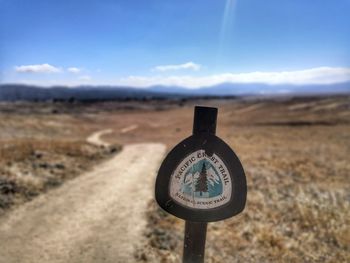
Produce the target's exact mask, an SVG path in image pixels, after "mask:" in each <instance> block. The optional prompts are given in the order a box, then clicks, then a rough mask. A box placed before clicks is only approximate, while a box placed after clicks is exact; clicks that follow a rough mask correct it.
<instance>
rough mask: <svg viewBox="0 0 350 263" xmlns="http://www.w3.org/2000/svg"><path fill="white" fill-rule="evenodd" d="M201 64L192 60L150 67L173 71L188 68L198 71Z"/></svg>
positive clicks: (155, 69) (156, 69) (162, 70)
mask: <svg viewBox="0 0 350 263" xmlns="http://www.w3.org/2000/svg"><path fill="white" fill-rule="evenodd" d="M201 67H202V66H201V65H199V64H196V63H193V62H191V61H190V62H187V63H184V64H179V65H161V66H156V67H154V68H153V69H152V71H161V72H164V71H174V70H183V69H190V70H194V71H198V70H200V69H201Z"/></svg>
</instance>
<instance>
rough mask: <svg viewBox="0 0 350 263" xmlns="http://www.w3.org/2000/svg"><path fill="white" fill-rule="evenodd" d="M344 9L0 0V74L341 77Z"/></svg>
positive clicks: (339, 5)
mask: <svg viewBox="0 0 350 263" xmlns="http://www.w3.org/2000/svg"><path fill="white" fill-rule="evenodd" d="M349 11H350V0H336V1H334V0H322V1H321V0H307V1H306V0H266V1H261V0H176V1H174V0H147V1H141V0H123V1H121V0H119V1H118V0H99V1H97V0H96V1H91V0H84V1H82V0H70V1H64V0H51V1H48V0H45V1H44V0H30V1H28V0H0V14H1V15H0V72H1V75H0V78H1V79H0V81H1V82H3V83H10V82H11V83H14V82H19V83H33V84H39V85H44V86H49V85H55V84H67V85H79V84H91V85H97V84H108V85H131V86H149V85H155V84H164V85H182V86H187V87H192V88H195V87H199V86H205V85H212V84H217V83H219V82H264V83H268V84H278V83H288V84H312V83H321V84H328V83H337V82H344V81H349V80H350V16H349Z"/></svg>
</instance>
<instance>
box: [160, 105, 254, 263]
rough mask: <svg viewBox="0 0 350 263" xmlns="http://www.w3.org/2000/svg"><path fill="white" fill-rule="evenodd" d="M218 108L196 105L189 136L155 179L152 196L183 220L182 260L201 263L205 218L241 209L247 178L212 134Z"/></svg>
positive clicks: (223, 215)
mask: <svg viewBox="0 0 350 263" xmlns="http://www.w3.org/2000/svg"><path fill="white" fill-rule="evenodd" d="M216 119H217V109H216V108H209V107H195V113H194V124H193V135H192V136H190V137H188V138H187V139H185V140H183V141H182V142H180V143H179V144H178V145H176V146H175V147H174V148H173V149H172V150H171V151H170V153H169V154H168V155H167V157H166V158H165V159H164V161H163V163H162V164H161V167H160V169H159V172H158V176H157V180H156V193H155V194H156V200H157V202H158V204H159V205H160V206H161V207H162V208H163V209H164V210H165V211H167V212H168V213H170V214H172V215H174V216H177V217H179V218H182V219H185V220H186V228H185V246H184V262H192V263H193V262H203V258H204V244H205V233H206V226H207V224H206V222H212V221H218V220H223V219H226V218H229V217H232V216H234V215H236V214H238V213H240V212H241V211H243V209H244V207H245V202H246V196H247V186H246V178H245V174H244V170H243V167H242V165H241V162H240V161H239V159H238V157H237V156H236V154H235V153H234V152H233V151H232V149H231V148H230V147H229V146H228V145H227V144H226V143H225V142H224V141H223V140H221V139H220V138H218V137H217V136H215V133H216Z"/></svg>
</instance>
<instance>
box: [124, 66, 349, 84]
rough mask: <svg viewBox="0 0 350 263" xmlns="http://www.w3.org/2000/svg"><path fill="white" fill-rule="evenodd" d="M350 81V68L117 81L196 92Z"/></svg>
mask: <svg viewBox="0 0 350 263" xmlns="http://www.w3.org/2000/svg"><path fill="white" fill-rule="evenodd" d="M346 81H350V68H332V67H319V68H311V69H305V70H296V71H279V72H278V71H275V72H261V71H256V72H248V73H222V74H215V75H207V76H200V77H195V76H190V75H181V76H150V77H148V76H129V77H127V78H122V79H119V80H118V81H117V82H118V84H120V85H128V86H136V87H145V86H152V85H169V86H170V85H176V86H183V87H188V88H199V87H204V86H212V85H217V84H220V83H224V82H229V83H264V84H269V85H275V84H291V85H309V84H334V83H341V82H346Z"/></svg>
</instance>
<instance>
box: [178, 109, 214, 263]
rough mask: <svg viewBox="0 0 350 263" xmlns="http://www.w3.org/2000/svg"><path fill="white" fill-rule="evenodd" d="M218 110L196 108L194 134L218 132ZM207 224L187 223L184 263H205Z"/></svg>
mask: <svg viewBox="0 0 350 263" xmlns="http://www.w3.org/2000/svg"><path fill="white" fill-rule="evenodd" d="M217 114H218V110H217V108H209V107H198V106H196V107H195V110H194V121H193V134H195V135H199V134H203V133H208V134H213V135H215V132H216V119H217ZM207 225H208V224H207V223H206V222H192V221H186V224H185V237H184V250H183V263H203V262H204V254H205V239H206V235H207Z"/></svg>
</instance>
